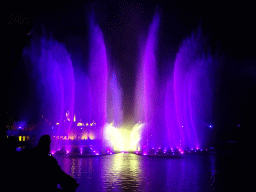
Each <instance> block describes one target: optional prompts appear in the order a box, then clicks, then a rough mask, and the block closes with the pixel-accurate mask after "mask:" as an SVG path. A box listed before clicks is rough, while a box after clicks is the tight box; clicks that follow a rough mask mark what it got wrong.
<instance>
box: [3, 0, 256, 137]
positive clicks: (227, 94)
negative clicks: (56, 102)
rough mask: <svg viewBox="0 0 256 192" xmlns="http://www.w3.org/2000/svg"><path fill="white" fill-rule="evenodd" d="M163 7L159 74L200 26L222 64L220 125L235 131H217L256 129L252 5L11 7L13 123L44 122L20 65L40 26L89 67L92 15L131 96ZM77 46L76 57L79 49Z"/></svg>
mask: <svg viewBox="0 0 256 192" xmlns="http://www.w3.org/2000/svg"><path fill="white" fill-rule="evenodd" d="M157 7H158V8H159V10H160V13H161V23H160V31H159V42H158V44H159V47H158V49H159V50H161V51H159V53H158V54H159V55H158V60H159V64H158V65H159V66H158V68H159V71H160V73H161V70H162V71H164V69H165V62H166V61H170V60H171V61H173V60H174V59H175V56H176V54H177V52H178V49H179V46H180V44H181V43H182V41H183V40H184V38H186V37H188V36H190V35H191V33H192V32H193V31H196V30H197V29H198V27H199V26H200V27H201V29H202V31H203V34H204V36H205V38H206V39H207V45H208V47H209V49H210V51H211V54H212V56H214V57H215V59H216V60H217V61H218V63H219V64H218V67H217V70H216V72H215V73H216V74H215V75H216V78H215V82H216V86H215V87H214V96H215V97H214V98H215V105H214V117H215V125H216V127H222V126H226V127H232V128H229V129H228V128H227V129H219V130H218V131H219V132H221V133H219V135H225V136H226V137H227V136H228V135H229V132H230V131H232V129H233V127H235V126H236V125H237V124H243V125H244V126H245V127H246V126H247V127H250V126H252V124H251V123H252V119H253V115H254V116H255V112H250V110H252V109H253V110H255V95H256V94H255V88H256V85H255V84H256V83H255V82H256V65H255V61H256V58H255V44H256V39H255V34H256V30H255V11H254V10H253V7H254V6H253V3H247V2H246V1H240V2H235V1H233V2H231V3H224V1H204V2H202V1H200V2H197V1H196V2H195V1H183V0H179V1H170V0H168V1H167V0H166V1H148V0H145V1H128V0H122V1H87V2H86V1H80V2H79V1H65V0H64V1H60V0H45V1H35V2H32V1H27V2H22V3H17V2H14V1H13V2H10V3H8V4H7V5H6V10H8V11H7V12H6V13H7V14H6V15H5V18H6V23H5V26H7V35H6V36H5V38H6V39H7V41H8V43H7V50H8V54H6V57H7V61H8V62H9V63H8V67H9V68H7V74H8V78H7V84H6V92H7V94H6V96H7V101H8V102H6V103H7V105H6V111H9V114H11V115H13V116H14V117H13V119H14V120H21V118H22V115H21V114H22V113H26V114H30V117H29V121H34V120H36V119H37V118H38V115H39V114H38V113H37V111H38V110H39V109H38V107H37V105H36V103H37V102H38V100H37V99H36V93H35V92H34V91H31V90H33V89H34V88H35V85H34V83H33V82H32V81H31V77H30V75H28V74H32V73H33V69H32V68H31V67H29V64H27V63H26V62H27V61H25V60H24V59H22V50H23V48H24V47H25V46H26V45H28V44H29V42H30V41H31V39H32V38H33V37H34V36H36V35H41V34H42V33H43V32H42V27H43V28H44V30H45V31H46V33H49V32H50V31H51V33H52V35H53V37H54V38H55V39H57V40H58V41H60V42H62V43H64V44H65V45H66V46H67V49H68V51H69V52H70V53H71V55H72V56H73V57H74V60H75V62H76V63H80V65H82V64H85V63H86V62H85V61H84V58H86V57H88V55H87V54H88V53H87V52H88V46H87V44H88V14H89V12H90V11H92V10H94V12H95V19H96V22H97V23H99V25H100V27H101V29H102V31H103V34H104V38H105V43H106V46H107V51H108V55H109V57H110V58H111V60H112V63H114V64H113V67H115V68H117V69H118V70H119V72H120V74H121V76H122V79H121V84H122V86H123V87H125V90H126V92H127V93H129V92H133V91H134V85H135V80H136V74H135V73H134V71H135V68H136V63H137V62H138V54H137V53H138V52H139V49H138V47H139V44H138V41H137V40H138V36H139V35H141V36H142V38H143V35H145V34H147V32H148V27H149V24H150V22H151V21H152V18H153V15H154V13H155V11H156V8H157ZM21 14H22V15H21ZM14 19H15V21H14ZM19 22H20V23H21V24H20V23H19ZM28 33H30V34H29V35H27V34H28ZM138 34H139V35H138ZM74 47H76V48H77V49H78V50H74ZM83 62H84V63H83ZM78 65H79V64H78ZM83 70H86V67H85V68H84V69H83ZM128 79H129V80H128ZM127 95H128V94H127ZM132 99H133V98H130V99H129V101H130V100H132ZM129 101H127V100H125V101H124V102H127V103H128V102H129ZM126 106H129V104H127V105H126ZM30 111H33V112H34V113H30ZM247 129H249V128H247ZM220 130H225V131H220Z"/></svg>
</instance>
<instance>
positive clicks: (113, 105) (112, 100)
mask: <svg viewBox="0 0 256 192" xmlns="http://www.w3.org/2000/svg"><path fill="white" fill-rule="evenodd" d="M107 113H108V122H109V123H113V125H114V126H115V127H120V126H121V125H122V123H123V111H122V92H121V87H120V85H119V84H118V80H117V77H116V74H115V73H114V72H113V73H112V74H111V77H110V81H109V92H108V109H107Z"/></svg>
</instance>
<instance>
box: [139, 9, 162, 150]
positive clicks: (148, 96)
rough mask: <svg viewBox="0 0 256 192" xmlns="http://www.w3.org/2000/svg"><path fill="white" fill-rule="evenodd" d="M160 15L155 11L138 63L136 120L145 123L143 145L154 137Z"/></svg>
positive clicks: (147, 143)
mask: <svg viewBox="0 0 256 192" xmlns="http://www.w3.org/2000/svg"><path fill="white" fill-rule="evenodd" d="M159 21H160V15H159V13H158V12H157V13H156V14H155V16H154V18H153V21H152V23H151V25H150V28H149V33H148V36H147V40H146V44H145V47H144V48H142V50H143V51H142V60H141V63H140V65H139V74H138V81H137V85H136V109H135V110H136V111H135V114H136V119H137V122H139V121H141V122H143V123H145V129H146V131H145V134H144V137H143V141H142V142H143V143H144V144H143V145H147V146H148V145H149V140H151V143H152V142H153V140H155V138H149V137H150V135H151V134H153V132H154V129H155V123H156V121H155V120H156V113H157V111H156V108H157V106H156V105H155V101H156V99H157V98H156V96H157V93H156V92H157V88H156V83H157V82H156V77H157V75H156V73H157V66H156V45H157V34H158V28H159Z"/></svg>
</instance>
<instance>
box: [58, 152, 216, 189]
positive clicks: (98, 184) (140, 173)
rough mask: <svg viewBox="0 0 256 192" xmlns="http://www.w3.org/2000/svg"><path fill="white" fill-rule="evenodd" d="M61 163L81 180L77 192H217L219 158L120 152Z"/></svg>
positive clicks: (66, 159) (61, 159) (67, 159)
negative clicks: (158, 155)
mask: <svg viewBox="0 0 256 192" xmlns="http://www.w3.org/2000/svg"><path fill="white" fill-rule="evenodd" d="M57 160H58V162H59V164H60V166H61V167H62V169H63V170H65V171H66V172H67V173H68V174H70V175H71V176H73V177H74V178H75V179H77V181H78V183H79V184H80V186H79V187H78V188H77V192H86V191H126V190H127V191H174V192H175V191H197V192H198V191H199V192H200V191H201V192H207V191H215V190H216V187H215V186H216V179H215V177H216V170H217V167H216V157H215V155H187V156H185V157H184V158H183V159H166V158H155V157H148V156H137V155H134V154H127V153H124V154H121V153H120V154H115V155H110V156H97V157H88V158H73V159H71V158H70V159H69V158H58V159H57ZM218 171H219V172H220V171H221V170H218ZM219 180H220V179H219ZM219 186H220V184H219Z"/></svg>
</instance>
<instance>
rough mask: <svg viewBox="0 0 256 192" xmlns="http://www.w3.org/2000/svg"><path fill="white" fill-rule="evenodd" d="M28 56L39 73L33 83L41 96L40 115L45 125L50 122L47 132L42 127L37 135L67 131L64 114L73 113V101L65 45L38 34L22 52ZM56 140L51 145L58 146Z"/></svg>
mask: <svg viewBox="0 0 256 192" xmlns="http://www.w3.org/2000/svg"><path fill="white" fill-rule="evenodd" d="M24 54H25V55H26V56H28V57H29V58H30V59H31V62H32V63H33V65H34V66H35V67H34V69H35V71H38V72H39V75H40V81H39V82H37V85H38V91H39V93H40V98H41V114H42V116H41V117H42V119H45V121H46V122H48V125H47V126H48V127H49V124H51V125H54V126H52V127H51V129H52V130H50V131H49V128H48V127H44V126H43V125H41V126H43V127H42V128H41V129H40V130H39V134H38V135H42V134H50V132H55V133H56V135H59V132H60V131H61V132H65V134H67V135H68V134H69V132H70V129H71V125H72V121H71V120H68V119H67V121H66V123H65V124H64V123H63V122H64V120H65V119H66V117H65V115H66V114H67V113H68V115H69V116H71V117H72V116H73V112H74V102H75V80H74V71H73V66H72V60H71V58H70V55H69V54H68V52H67V50H66V48H65V45H63V44H61V43H59V42H57V41H56V40H54V39H53V38H46V37H42V38H41V40H40V41H39V40H36V39H33V40H32V45H31V47H30V48H27V49H26V50H25V51H24ZM59 145H60V144H59V143H55V142H53V145H52V148H53V149H56V148H59Z"/></svg>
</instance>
